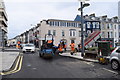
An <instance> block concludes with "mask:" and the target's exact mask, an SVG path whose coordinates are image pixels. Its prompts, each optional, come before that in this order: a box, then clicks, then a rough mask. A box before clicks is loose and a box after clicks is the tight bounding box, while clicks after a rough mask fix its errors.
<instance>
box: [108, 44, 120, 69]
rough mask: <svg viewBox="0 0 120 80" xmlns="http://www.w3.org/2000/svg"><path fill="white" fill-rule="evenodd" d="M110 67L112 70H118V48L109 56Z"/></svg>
mask: <svg viewBox="0 0 120 80" xmlns="http://www.w3.org/2000/svg"><path fill="white" fill-rule="evenodd" d="M110 62H111V67H112V69H114V70H118V69H120V46H119V47H117V48H115V49H114V50H113V52H112V53H111V55H110Z"/></svg>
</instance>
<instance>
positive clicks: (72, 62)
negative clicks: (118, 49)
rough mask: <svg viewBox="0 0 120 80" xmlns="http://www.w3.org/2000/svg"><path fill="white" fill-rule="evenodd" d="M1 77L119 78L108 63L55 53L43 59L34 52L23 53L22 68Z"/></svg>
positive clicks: (119, 75)
mask: <svg viewBox="0 0 120 80" xmlns="http://www.w3.org/2000/svg"><path fill="white" fill-rule="evenodd" d="M3 78H117V79H118V78H119V79H120V74H119V73H118V71H113V70H112V69H111V67H110V65H101V64H99V63H93V62H86V61H81V60H78V59H73V58H69V57H62V56H59V55H55V56H54V57H53V58H52V59H43V58H40V57H39V56H38V52H36V53H25V54H23V61H22V68H21V70H20V71H19V72H17V73H14V74H10V75H4V76H3Z"/></svg>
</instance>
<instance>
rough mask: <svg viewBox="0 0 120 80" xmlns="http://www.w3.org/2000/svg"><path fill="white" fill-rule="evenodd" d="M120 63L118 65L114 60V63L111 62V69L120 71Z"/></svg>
mask: <svg viewBox="0 0 120 80" xmlns="http://www.w3.org/2000/svg"><path fill="white" fill-rule="evenodd" d="M119 66H120V65H119V63H118V61H116V60H113V61H112V62H111V67H112V69H113V70H118V69H119Z"/></svg>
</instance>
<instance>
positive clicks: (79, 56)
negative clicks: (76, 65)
mask: <svg viewBox="0 0 120 80" xmlns="http://www.w3.org/2000/svg"><path fill="white" fill-rule="evenodd" d="M59 55H61V56H65V57H71V58H75V59H79V60H83V61H88V62H95V63H98V60H95V59H88V58H83V57H82V56H81V52H77V53H74V54H73V55H71V54H70V52H63V53H59Z"/></svg>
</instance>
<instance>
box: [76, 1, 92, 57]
mask: <svg viewBox="0 0 120 80" xmlns="http://www.w3.org/2000/svg"><path fill="white" fill-rule="evenodd" d="M78 1H80V4H81V8H79V9H78V10H79V11H81V47H82V53H81V56H82V57H83V56H84V31H83V8H84V7H87V6H89V5H90V4H89V3H85V1H89V0H78ZM83 3H84V4H83Z"/></svg>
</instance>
